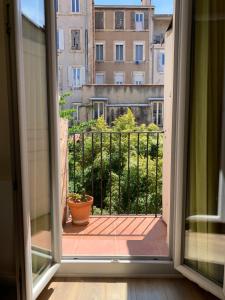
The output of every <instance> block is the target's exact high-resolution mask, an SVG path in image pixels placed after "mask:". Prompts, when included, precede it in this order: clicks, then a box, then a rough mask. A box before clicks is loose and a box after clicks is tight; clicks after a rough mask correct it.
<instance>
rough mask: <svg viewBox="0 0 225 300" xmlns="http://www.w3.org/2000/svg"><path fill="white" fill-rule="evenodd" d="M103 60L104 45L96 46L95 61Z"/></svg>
mask: <svg viewBox="0 0 225 300" xmlns="http://www.w3.org/2000/svg"><path fill="white" fill-rule="evenodd" d="M103 60H104V45H103V44H96V61H103Z"/></svg>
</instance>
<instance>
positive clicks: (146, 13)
mask: <svg viewBox="0 0 225 300" xmlns="http://www.w3.org/2000/svg"><path fill="white" fill-rule="evenodd" d="M144 29H145V30H146V29H149V12H148V11H145V12H144Z"/></svg>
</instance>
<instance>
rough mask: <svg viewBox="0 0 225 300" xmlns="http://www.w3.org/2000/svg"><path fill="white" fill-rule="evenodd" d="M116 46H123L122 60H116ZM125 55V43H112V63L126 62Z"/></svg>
mask: <svg viewBox="0 0 225 300" xmlns="http://www.w3.org/2000/svg"><path fill="white" fill-rule="evenodd" d="M116 46H123V59H122V60H120V59H116ZM125 54H126V47H125V41H115V42H114V61H115V62H118V63H123V62H125V60H126V57H125Z"/></svg>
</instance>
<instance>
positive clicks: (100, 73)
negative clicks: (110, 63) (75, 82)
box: [95, 72, 105, 85]
mask: <svg viewBox="0 0 225 300" xmlns="http://www.w3.org/2000/svg"><path fill="white" fill-rule="evenodd" d="M97 75H103V79H104V80H103V83H97V80H96V77H97ZM95 84H97V85H101V84H105V72H96V73H95Z"/></svg>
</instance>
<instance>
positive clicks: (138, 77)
mask: <svg viewBox="0 0 225 300" xmlns="http://www.w3.org/2000/svg"><path fill="white" fill-rule="evenodd" d="M144 82H145V74H144V72H134V73H133V84H136V85H140V84H144Z"/></svg>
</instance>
